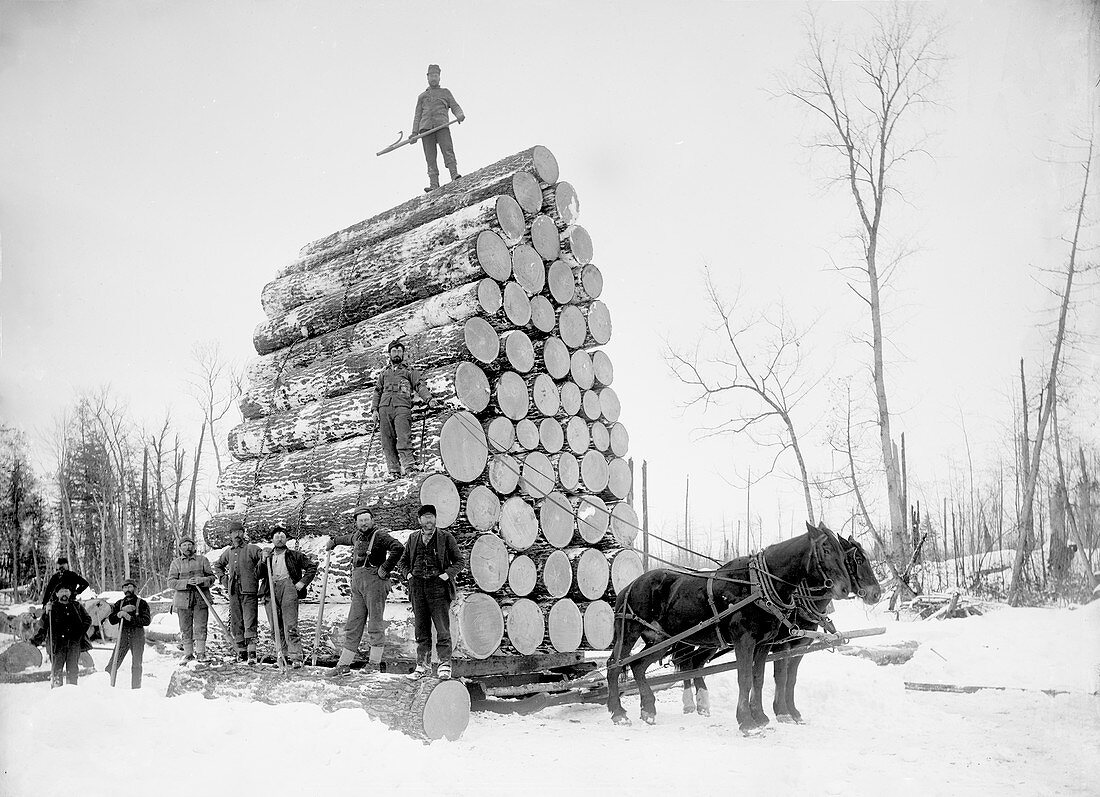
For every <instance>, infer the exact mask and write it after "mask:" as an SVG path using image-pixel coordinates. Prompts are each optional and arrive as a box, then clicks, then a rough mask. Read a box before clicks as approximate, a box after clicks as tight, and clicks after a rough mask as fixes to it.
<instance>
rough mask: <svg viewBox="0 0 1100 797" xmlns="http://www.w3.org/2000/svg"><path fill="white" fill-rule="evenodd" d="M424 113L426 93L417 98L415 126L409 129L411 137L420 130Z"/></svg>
mask: <svg viewBox="0 0 1100 797" xmlns="http://www.w3.org/2000/svg"><path fill="white" fill-rule="evenodd" d="M423 113H424V94H423V93H421V94H420V96H419V97H417V98H416V110H415V111H413V126H412V130H410V131H409V138H412V137H413V136H415V135H416V134H417V133H419V132H420V116H421V115H422V114H423Z"/></svg>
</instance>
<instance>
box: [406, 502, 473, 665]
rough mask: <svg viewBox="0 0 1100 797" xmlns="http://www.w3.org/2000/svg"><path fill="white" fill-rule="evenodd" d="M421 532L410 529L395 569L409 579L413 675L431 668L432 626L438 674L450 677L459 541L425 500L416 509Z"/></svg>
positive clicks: (458, 566) (459, 554)
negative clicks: (413, 635)
mask: <svg viewBox="0 0 1100 797" xmlns="http://www.w3.org/2000/svg"><path fill="white" fill-rule="evenodd" d="M417 517H418V518H419V520H420V532H419V533H415V532H414V533H413V534H412V535H411V536H410V537H409V541H408V543H407V544H406V545H405V552H404V553H403V554H401V559H400V560H399V561H398V563H397V569H398V571H399V572H401V573H402V574H404V576H405V579H406V580H407V581H408V583H409V600H410V601H411V602H412V610H413V626H414V629H415V632H416V669H415V670H413V672H412V674H411V675H409V678H412V679H416V678H421V677H423V676H424V675H427V674H428V673H429V672H430V671H431V667H430V662H431V656H432V626H435V652H436V655H437V656H438V657H439V670H438V671H437V673H436V674H437V675H438V676H439V677H440V678H450V677H451V601H453V600H454V599H455V576H457V575H458V574H459V573H461V572H462V567H463V559H462V552H461V551H460V550H459V549H458V541H457V540H456V539H455V537H454V535H453V534H451V533H450V532H449V531H447V530H446V529H437V528H436V527H435V520H436V518H435V507H434V506H432V505H431V504H424V505H423V506H421V507H420V509H419V510H418V511H417Z"/></svg>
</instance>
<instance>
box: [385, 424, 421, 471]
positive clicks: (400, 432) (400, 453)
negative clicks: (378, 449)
mask: <svg viewBox="0 0 1100 797" xmlns="http://www.w3.org/2000/svg"><path fill="white" fill-rule="evenodd" d="M411 419H412V408H410V407H381V408H379V410H378V426H379V431H380V432H381V438H382V452H383V453H384V454H385V455H386V467H387V468H389V471H390V473H392V474H393V475H395V476H400V475H401V472H402V471H403V470H410V469H414V468H415V467H416V459H415V458H414V457H413V450H412V421H411Z"/></svg>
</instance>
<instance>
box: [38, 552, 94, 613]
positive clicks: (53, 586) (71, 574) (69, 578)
mask: <svg viewBox="0 0 1100 797" xmlns="http://www.w3.org/2000/svg"><path fill="white" fill-rule="evenodd" d="M60 587H68V588H69V593H70V594H71V595H72V597H73V598H76V597H77V596H78V595H80V593H81V592H83V591H84V590H86V589H87V588H88V581H87V579H85V578H84V576H82V575H80V574H79V573H77V572H76V571H75V570H70V569H69V560H68V558H66V557H64V556H59V557H57V570H56V571H55V572H54V574H53V575H52V576H50V580H49V581H47V582H46V589H45V590H43V592H42V605H43V606H45V605H46V604H47V603H49V602H50V601H51V600H53V596H54V593H55V592H57V590H58V588H60Z"/></svg>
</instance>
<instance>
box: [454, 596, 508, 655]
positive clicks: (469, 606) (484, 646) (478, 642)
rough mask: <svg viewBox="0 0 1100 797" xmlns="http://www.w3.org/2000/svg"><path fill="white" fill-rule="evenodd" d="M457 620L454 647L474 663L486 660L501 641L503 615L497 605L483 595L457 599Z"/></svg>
mask: <svg viewBox="0 0 1100 797" xmlns="http://www.w3.org/2000/svg"><path fill="white" fill-rule="evenodd" d="M453 611H454V614H455V617H457V618H458V623H457V625H458V628H457V630H458V633H457V634H455V635H454V636H455V637H456V638H455V647H456V648H459V649H460V650H461V651H462V652H464V653H467V654H469V655H470V656H472V657H474V658H475V659H487V658H489V657H490V656H492V655H493V653H494V652H495V651H496V649H497V648H499V647H500V641H501V640H502V639H503V638H504V613H503V612H502V611H501V609H500V604H498V603H497V602H496V600H495V599H494V598H493V596H491V595H486V594H485V593H484V592H470V593H467V594H465V595H460V596H459V598H458V600H456V601H455V603H454V608H453Z"/></svg>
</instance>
